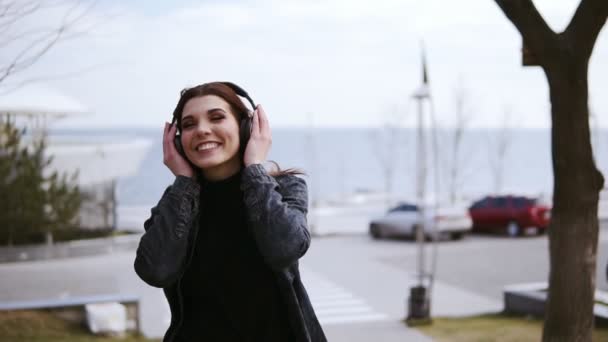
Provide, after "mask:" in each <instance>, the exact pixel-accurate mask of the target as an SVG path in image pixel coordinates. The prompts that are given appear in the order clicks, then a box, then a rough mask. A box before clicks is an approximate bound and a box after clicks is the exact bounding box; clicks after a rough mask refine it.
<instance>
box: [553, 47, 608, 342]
mask: <svg viewBox="0 0 608 342" xmlns="http://www.w3.org/2000/svg"><path fill="white" fill-rule="evenodd" d="M544 69H545V74H546V76H547V79H548V81H549V86H550V96H551V116H552V129H551V146H552V157H553V174H554V187H553V211H552V213H553V214H552V217H551V224H550V228H549V249H550V264H551V267H550V270H551V271H550V275H549V284H550V285H549V294H548V302H547V306H546V311H545V312H546V317H545V326H544V330H543V341H544V342H549V341H551V342H553V341H560V342H561V341H591V335H592V332H593V326H594V319H593V317H594V316H593V302H594V292H595V269H596V256H597V242H598V218H597V208H598V195H599V190H600V189H601V188H602V187H603V183H604V179H603V176H602V174H601V173H600V172H599V171H598V170H597V167H596V166H595V162H594V160H593V154H592V148H591V143H590V131H589V120H588V117H589V109H588V105H587V97H588V89H587V69H588V60H576V57H575V56H574V55H572V54H570V55H567V56H561V57H559V58H556V61H555V62H554V63H551V65H548V66H547V67H545V68H544Z"/></svg>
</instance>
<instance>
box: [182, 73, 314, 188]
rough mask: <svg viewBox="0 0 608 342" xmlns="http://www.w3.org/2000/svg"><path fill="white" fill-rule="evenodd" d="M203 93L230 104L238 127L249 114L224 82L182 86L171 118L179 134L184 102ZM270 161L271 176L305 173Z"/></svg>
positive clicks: (242, 148) (242, 152) (243, 148)
mask: <svg viewBox="0 0 608 342" xmlns="http://www.w3.org/2000/svg"><path fill="white" fill-rule="evenodd" d="M205 95H215V96H218V97H221V98H222V99H223V100H224V101H226V102H227V103H228V105H230V109H231V110H232V113H233V114H234V115H235V116H236V119H237V121H238V122H239V127H240V126H241V125H240V122H241V121H242V120H245V119H247V118H248V117H249V115H250V114H249V113H250V112H251V110H249V108H247V106H245V104H244V103H243V101H241V99H240V98H239V96H238V95H237V94H236V93H235V92H234V90H233V89H232V88H231V87H229V86H228V85H226V84H225V83H224V82H210V83H204V84H200V85H197V86H195V87H191V88H184V89H183V90H182V91H181V92H180V98H179V101H178V102H177V105H176V106H175V109H174V110H173V119H174V120H176V124H177V129H178V131H179V132H180V134H181V130H182V114H183V111H184V107H185V106H186V103H187V102H188V101H189V100H190V99H192V98H195V97H201V96H205ZM239 133H240V132H239ZM239 137H241V135H240V134H239ZM239 143H240V144H241V147H240V148H239V151H240V153H241V160H242V159H243V155H244V152H245V146H242V144H243V141H240V142H239ZM270 162H271V163H273V164H274V165H275V166H276V169H275V170H271V171H269V174H270V175H271V176H273V177H277V176H283V175H304V174H305V173H304V172H303V171H301V170H299V169H294V168H289V169H286V170H281V168H280V167H279V164H277V163H276V162H274V161H270Z"/></svg>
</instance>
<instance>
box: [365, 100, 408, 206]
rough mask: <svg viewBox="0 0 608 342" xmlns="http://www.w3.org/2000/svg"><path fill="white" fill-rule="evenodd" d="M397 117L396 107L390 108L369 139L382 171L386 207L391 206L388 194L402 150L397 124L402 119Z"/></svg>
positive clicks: (398, 114)
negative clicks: (381, 123)
mask: <svg viewBox="0 0 608 342" xmlns="http://www.w3.org/2000/svg"><path fill="white" fill-rule="evenodd" d="M399 116H400V113H399V110H398V108H397V106H392V107H391V108H390V109H389V110H388V111H387V113H386V115H385V117H386V119H385V121H384V123H383V125H382V126H381V127H380V128H379V129H378V130H376V131H372V132H371V134H370V139H371V140H372V142H373V143H372V144H371V146H373V148H374V151H373V153H374V155H375V156H376V157H377V158H378V162H379V163H380V167H381V169H382V175H383V179H384V192H385V194H386V195H387V197H386V205H387V206H389V205H390V204H391V203H390V194H391V190H392V188H393V178H394V175H395V169H396V167H397V161H398V160H399V158H398V156H399V154H398V153H399V150H400V149H403V146H401V144H400V143H399V138H400V136H399V134H400V130H399V122H400V121H401V120H402V119H403V118H400V117H399Z"/></svg>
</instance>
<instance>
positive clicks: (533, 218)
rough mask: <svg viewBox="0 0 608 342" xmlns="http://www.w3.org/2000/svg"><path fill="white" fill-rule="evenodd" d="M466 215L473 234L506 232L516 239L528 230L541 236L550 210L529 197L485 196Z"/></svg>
mask: <svg viewBox="0 0 608 342" xmlns="http://www.w3.org/2000/svg"><path fill="white" fill-rule="evenodd" d="M469 214H470V215H471V219H472V220H473V231H478V232H480V231H489V230H506V232H507V234H508V235H509V236H518V235H522V234H523V233H524V232H525V231H526V230H527V229H528V228H536V229H537V232H538V233H539V234H542V233H544V232H545V230H546V229H547V227H548V226H549V220H550V217H551V209H550V208H549V207H548V206H546V205H542V204H539V203H538V202H537V200H535V199H533V198H529V197H523V196H486V197H484V198H482V199H481V200H479V201H476V202H474V203H473V205H471V207H469Z"/></svg>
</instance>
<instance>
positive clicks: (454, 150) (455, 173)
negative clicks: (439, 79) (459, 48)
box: [448, 80, 473, 203]
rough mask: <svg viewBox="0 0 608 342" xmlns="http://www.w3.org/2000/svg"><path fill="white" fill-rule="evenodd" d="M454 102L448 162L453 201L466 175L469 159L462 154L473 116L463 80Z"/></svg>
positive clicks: (458, 87)
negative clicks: (465, 170) (465, 169)
mask: <svg viewBox="0 0 608 342" xmlns="http://www.w3.org/2000/svg"><path fill="white" fill-rule="evenodd" d="M454 102H455V103H454V104H455V109H456V111H455V112H454V120H455V121H454V128H453V131H452V134H451V135H450V138H449V143H450V147H451V149H450V152H451V155H450V160H449V162H448V163H449V164H448V165H449V176H448V179H449V181H448V186H449V196H450V202H451V203H454V202H456V199H457V198H458V197H459V196H460V187H461V186H462V184H463V182H464V178H465V175H466V174H465V172H464V168H465V167H466V162H467V160H466V158H465V157H466V156H465V155H463V154H462V152H463V151H462V148H463V141H464V137H465V136H466V133H467V131H468V128H469V125H470V123H471V119H472V117H473V111H472V108H470V101H469V95H468V90H467V88H466V87H465V85H464V83H463V81H462V80H461V81H460V82H459V83H458V85H457V86H456V88H455V93H454Z"/></svg>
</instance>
